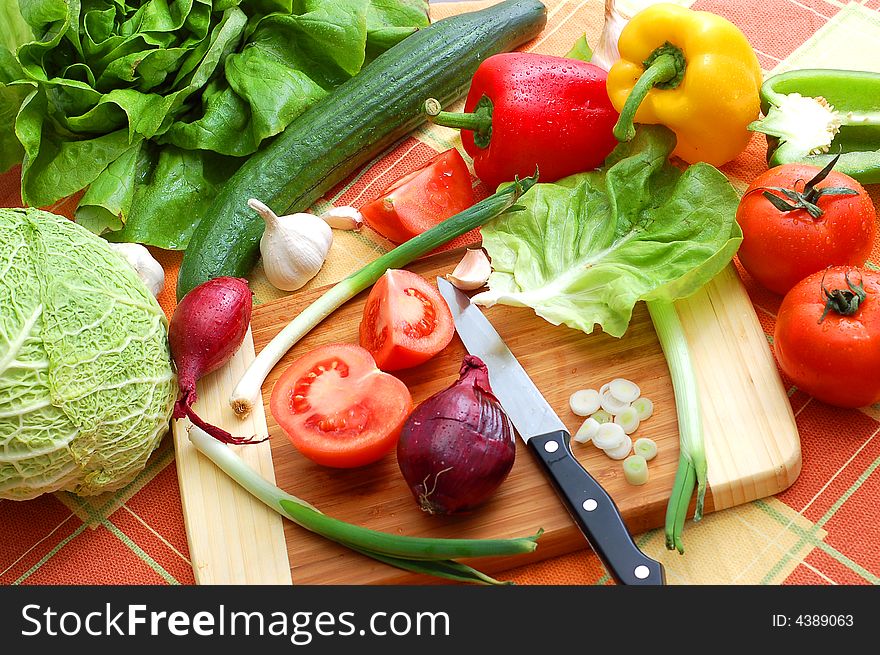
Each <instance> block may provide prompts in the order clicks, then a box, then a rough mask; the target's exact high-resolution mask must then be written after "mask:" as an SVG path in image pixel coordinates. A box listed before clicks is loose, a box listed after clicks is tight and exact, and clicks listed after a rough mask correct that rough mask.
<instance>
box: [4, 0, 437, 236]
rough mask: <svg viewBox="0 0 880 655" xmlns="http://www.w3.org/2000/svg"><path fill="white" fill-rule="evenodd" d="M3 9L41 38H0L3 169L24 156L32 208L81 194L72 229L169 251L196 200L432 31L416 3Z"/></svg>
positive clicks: (221, 0)
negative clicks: (349, 84) (368, 68)
mask: <svg viewBox="0 0 880 655" xmlns="http://www.w3.org/2000/svg"><path fill="white" fill-rule="evenodd" d="M9 3H15V7H16V10H15V13H16V16H17V17H18V23H17V24H18V25H24V23H23V22H22V20H21V19H22V17H23V19H24V21H26V24H27V25H25V27H27V28H28V29H32V30H33V35H34V38H33V40H30V41H29V42H27V43H24V44H23V45H21V46H20V47H19V48H18V50H17V55H15V56H14V55H12V54H11V53H10V52H9V51H7V50H4V49H3V48H2V47H0V146H2V155H0V167H2V168H4V169H5V168H7V167H8V166H9V165H11V164H12V163H15V162H17V161H19V160H22V156H23V163H22V197H23V199H24V200H25V202H26V203H27V204H30V205H37V206H45V205H49V204H51V203H53V202H55V201H57V200H59V199H60V198H62V197H64V196H67V195H70V194H73V193H75V192H77V191H80V190H82V189H87V191H86V193H85V194H84V195H83V198H82V200H81V201H80V204H79V207H78V208H77V212H76V217H77V220H78V221H79V222H80V223H82V224H83V225H84V226H86V227H88V228H89V229H90V230H92V231H94V232H96V233H99V234H101V233H107V232H109V233H113V232H116V233H117V234H116V235H115V237H114V239H115V240H119V239H125V240H129V239H132V240H133V239H135V238H137V239H138V240H139V241H140V242H142V243H147V244H151V245H156V246H160V247H164V248H185V247H186V245H187V243H188V240H189V235H190V234H192V232H193V230H194V229H195V226H196V225H197V224H198V222H199V220H200V219H201V217H202V216H203V215H204V210H205V209H206V208H207V206H206V204H205V203H203V202H196V201H195V200H194V197H195V196H196V195H197V194H198V193H209V194H210V193H213V192H214V190H215V189H216V185H217V184H219V183H222V182H224V181H225V180H226V179H228V177H229V176H230V175H231V174H232V173H233V172H234V171H235V170H236V169H237V168H238V167H239V166H240V165H241V163H242V159H241V158H244V157H246V156H248V155H250V154H253V153H254V152H256V151H257V150H258V149H259V148H260V147H261V145H262V144H263V143H265V141H266V140H267V139H271V138H272V137H273V136H275V135H277V134H278V133H280V132H281V131H283V130H284V129H285V128H286V127H287V126H288V125H289V124H290V123H291V122H292V121H294V120H295V119H296V118H297V117H298V116H299V115H300V114H301V113H302V112H303V111H305V110H306V109H307V108H308V107H310V106H311V105H312V104H314V103H315V102H316V101H317V100H319V99H321V98H322V97H324V96H325V95H327V94H328V93H330V92H331V91H332V90H333V89H335V88H336V87H337V86H339V85H340V84H342V83H343V82H345V81H346V80H348V79H350V78H351V77H352V76H354V75H356V74H357V73H358V72H359V71H360V70H361V68H362V67H363V66H364V65H365V63H366V62H367V61H368V59H369V58H371V57H372V56H375V54H378V53H379V52H381V51H384V50H385V49H387V48H388V47H391V46H392V45H394V44H395V43H397V42H398V41H400V40H401V39H403V38H405V37H406V36H407V35H409V34H410V33H412V31H413V30H415V29H418V28H419V27H421V26H424V25H427V24H428V13H427V3H426V2H424V1H422V0H189V1H187V2H182V3H168V2H166V0H144V1H143V2H141V1H140V0H138V1H134V0H89V2H88V3H81V2H80V1H79V0H22V4H21V14H18V5H17V0H0V12H2V11H3V10H6V9H7V8H8V7H11V6H12V5H11V4H9ZM2 15H3V14H2V13H0V16H2ZM21 38H22V37H21V36H19V39H21ZM23 38H25V39H27V36H24V37H23ZM5 40H6V32H5V23H4V41H5ZM4 53H5V54H4ZM13 122H14V137H13V132H12V130H11V129H10V128H11V126H12V124H13ZM4 127H5V128H6V129H5V130H4ZM157 148H158V150H159V152H158V153H157V152H156V149H157ZM165 149H167V153H165V152H164V150H165ZM231 158H235V159H231ZM162 183H167V184H168V185H169V186H168V187H167V189H166V193H181V194H183V195H182V196H181V197H178V198H176V199H168V198H165V197H163V194H162V193H158V192H157V188H158V187H157V185H159V184H162ZM172 209H173V210H174V211H175V212H179V211H181V210H184V209H185V210H186V213H184V214H179V213H173V214H169V213H168V212H170V211H171V210H172ZM132 220H135V221H137V223H136V224H135V225H131V226H128V225H127V224H128V222H129V221H132ZM127 227H128V229H126V228H127Z"/></svg>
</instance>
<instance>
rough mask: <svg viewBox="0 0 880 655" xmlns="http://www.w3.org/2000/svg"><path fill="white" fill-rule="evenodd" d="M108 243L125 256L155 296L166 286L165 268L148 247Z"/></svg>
mask: <svg viewBox="0 0 880 655" xmlns="http://www.w3.org/2000/svg"><path fill="white" fill-rule="evenodd" d="M108 245H109V246H110V247H111V248H113V250H115V251H116V252H118V253H119V254H120V255H122V256H123V257H125V260H126V261H127V262H128V263H129V265H130V266H131V267H132V268H133V269H134V270H135V272H136V273H137V274H138V277H139V278H140V279H141V281H142V282H143V283H144V284H145V285H146V287H147V289H149V290H150V293H152V294H153V296H154V297H155V296H158V295H159V294H160V293H161V292H162V289H163V288H164V286H165V269H164V268H162V264H160V263H159V262H157V261H156V260H155V259H154V258H153V255H151V254H150V251H149V250H147V249H146V247H144V246H142V245H141V244H139V243H110V244H108Z"/></svg>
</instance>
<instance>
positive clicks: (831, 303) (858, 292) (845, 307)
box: [819, 272, 868, 323]
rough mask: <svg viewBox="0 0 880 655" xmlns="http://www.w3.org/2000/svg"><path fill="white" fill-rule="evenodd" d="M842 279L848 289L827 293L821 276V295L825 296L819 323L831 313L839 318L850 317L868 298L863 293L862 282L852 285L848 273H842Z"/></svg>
mask: <svg viewBox="0 0 880 655" xmlns="http://www.w3.org/2000/svg"><path fill="white" fill-rule="evenodd" d="M843 277H844V279H845V280H846V286H848V287H849V289H833V290H832V291H828V289H827V288H826V287H825V276H824V275H823V276H822V285H821V286H822V294H823V295H824V296H825V298H826V301H825V311H823V312H822V316H821V317H820V318H819V323H821V322H822V321H824V320H825V317H826V316H828V313H829V312H832V311H833V312H834V313H835V314H839V315H840V316H852V315H853V314H855V313H856V312H857V311H859V307H860V306H861V304H862V303H863V302H865V299H866V298H867V297H868V294H867V293H865V283H864V280H859V283H858V284H853V283H852V280H850V279H849V272H846V273H844V275H843Z"/></svg>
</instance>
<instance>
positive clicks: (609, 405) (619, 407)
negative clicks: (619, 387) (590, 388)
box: [601, 389, 629, 416]
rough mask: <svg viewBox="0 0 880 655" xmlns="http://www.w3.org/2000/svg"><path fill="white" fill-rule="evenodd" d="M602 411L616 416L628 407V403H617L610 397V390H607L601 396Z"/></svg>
mask: <svg viewBox="0 0 880 655" xmlns="http://www.w3.org/2000/svg"><path fill="white" fill-rule="evenodd" d="M601 397H602V409H604V410H605V411H606V412H608V413H609V414H612V415H614V416H617V415H618V414H620V413H621V412H622V411H623V410H625V409H626V408H627V407H629V403H624V402H621V401H619V400H618V399H617V398H615V397H614V396H613V395H611V390H610V389H609V390H608V391H606V392H605V393H604V394H602V396H601Z"/></svg>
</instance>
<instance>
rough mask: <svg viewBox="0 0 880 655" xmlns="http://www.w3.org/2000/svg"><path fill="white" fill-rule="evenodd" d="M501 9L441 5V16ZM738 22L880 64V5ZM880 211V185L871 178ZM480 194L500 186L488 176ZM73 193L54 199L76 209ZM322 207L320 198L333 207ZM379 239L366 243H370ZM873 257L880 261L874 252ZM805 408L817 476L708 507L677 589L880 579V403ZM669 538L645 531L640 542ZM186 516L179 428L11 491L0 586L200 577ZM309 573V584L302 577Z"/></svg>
mask: <svg viewBox="0 0 880 655" xmlns="http://www.w3.org/2000/svg"><path fill="white" fill-rule="evenodd" d="M485 4H491V3H485V2H482V3H477V2H462V3H455V4H434V5H433V6H432V15H433V18H434V19H437V18H442V17H444V16H448V15H450V14H453V13H458V12H462V11H466V10H470V9H473V8H475V7H477V6H482V5H485ZM545 4H546V5H547V8H548V15H549V20H548V24H547V27H546V29H545V31H544V32H543V33H542V34H541V36H539V37H538V38H537V39H536V40H535V41H534V42H532V43H531V44H529V46H528V49H530V50H535V51H539V52H546V53H552V54H564V53H565V52H566V51H567V50H568V49H569V47H570V46H571V44H572V43H573V42H574V41H575V40H576V39H577V38H578V37H579V36H580V35H582V34H583V33H584V32H586V33H587V36H588V41H589V42H590V43H591V44H595V43H596V41H597V38H598V35H599V32H600V31H601V27H602V22H603V3H602V0H582V1H581V0H545ZM685 4H690V5H691V6H692V7H693V8H695V9H703V10H708V11H713V12H715V13H718V14H721V15H722V16H725V17H727V18H728V19H730V20H731V21H733V22H734V23H735V24H737V25H738V26H739V27H740V28H741V29H742V30H743V31H744V32H745V34H746V36H747V37H748V38H749V40H750V42H751V43H752V45H753V47H754V48H755V51H756V52H757V54H758V58H759V61H760V63H761V66H762V68H763V70H764V72H765V75H766V74H771V73H774V72H781V71H783V70H789V69H793V68H809V67H824V68H851V69H862V70H877V71H880V54H878V49H877V44H878V43H880V0H862V1H853V2H840V1H838V0H744V1H741V2H739V1H723V0H696V1H694V2H685ZM453 146H455V147H458V148H461V142H460V140H458V137H457V136H455V133H454V132H453V131H451V130H440V129H438V128H432V127H424V128H421V129H419V130H417V131H415V132H414V133H413V134H412V135H411V136H410V137H409V138H407V139H405V140H404V141H403V142H401V143H399V144H397V145H396V146H394V147H392V148H391V149H389V151H388V152H386V153H384V154H383V155H382V156H381V157H379V158H378V159H377V160H376V161H374V162H372V164H370V165H369V166H367V167H365V168H364V170H362V171H361V172H359V173H358V174H357V175H354V176H353V177H352V178H351V179H349V180H348V181H347V182H346V183H344V184H342V185H340V186H339V187H338V188H337V189H334V190H333V191H332V192H331V193H329V194H328V195H327V196H326V197H325V198H324V199H323V200H321V201H320V202H319V203H318V204H319V205H325V206H326V205H327V204H328V203H329V204H353V205H355V206H359V205H360V204H363V203H364V202H366V201H368V200H371V199H372V198H373V197H375V195H377V194H378V192H379V191H380V189H382V188H383V187H384V185H385V184H386V183H387V182H389V181H391V180H393V179H395V178H396V177H399V176H400V175H402V174H403V173H405V172H408V171H409V170H412V169H413V168H414V167H416V166H418V165H419V164H421V163H422V162H424V161H426V160H427V159H428V158H429V157H430V156H432V155H433V154H434V153H436V152H439V151H442V150H444V149H446V148H449V147H453ZM765 168H766V165H765V163H764V141H763V137H759V136H756V137H755V138H753V140H752V142H751V144H750V146H749V147H748V149H747V150H746V151H745V152H744V153H743V154H742V155H741V156H740V157H739V158H738V159H737V160H736V161H734V162H732V163H731V164H729V165H727V166H725V167H724V169H723V170H724V172H725V173H726V174H727V175H728V177H729V178H730V179H731V181H732V182H733V184H734V185H735V186H736V187H737V188H738V189H740V190H742V189H744V188H745V186H746V185H747V184H748V182H749V181H750V180H751V179H752V178H753V177H754V176H755V175H757V174H758V173H759V172H760V171H762V170H764V169H765ZM18 176H19V172H18V170H17V169H15V170H12V171H10V172H8V173H7V174H5V175H3V176H0V206H19V205H20V202H21V199H20V197H19V194H18V184H19V177H18ZM869 190H870V191H871V194H872V197H873V199H874V202H875V204H876V205H877V206H878V207H880V185H874V186H873V187H871V188H869ZM477 192H478V194H480V195H485V194H486V189H485V188H482V187H481V186H480V185H478V186H477ZM74 206H75V199H68V200H66V201H62V202H61V203H58V204H57V205H56V206H54V207H51V208H50V209H51V210H52V211H55V212H57V213H61V214H65V215H67V216H71V215H72V212H73V208H74ZM319 208H320V207H319ZM365 235H366V238H365ZM389 246H390V244H389V243H388V242H386V241H384V240H383V239H381V238H380V237H378V236H377V235H375V234H374V233H371V232H370V231H369V230H368V229H365V230H364V233H363V234H361V235H359V236H358V237H357V238H350V239H345V238H337V239H335V243H334V246H333V250H332V251H331V254H330V257H329V258H328V262H327V265H326V266H325V267H324V269H322V271H321V273H320V274H319V275H318V277H317V278H316V279H315V280H314V281H313V282H312V285H324V284H328V283H331V282H334V281H336V280H338V279H341V278H342V277H344V276H345V275H347V274H348V273H349V272H351V271H352V270H355V269H356V268H359V267H360V266H361V265H362V264H363V263H365V262H366V261H369V260H370V259H373V258H374V257H375V256H376V255H378V254H380V253H382V252H385V251H386V250H387V249H388V248H389ZM154 254H155V255H156V256H157V258H158V259H159V260H160V262H161V263H162V264H163V266H165V268H166V271H167V272H168V280H167V283H166V288H165V291H164V292H163V293H162V295H161V296H160V302H161V304H162V306H163V307H164V309H165V310H166V311H167V312H169V314H170V312H171V311H172V310H173V308H174V295H173V289H174V283H175V280H176V271H177V267H178V266H179V263H180V255H179V254H178V253H172V252H162V251H157V250H154ZM872 262H873V263H871V264H870V265H871V266H876V264H877V263H880V248H877V247H875V250H874V253H873V255H872ZM741 274H742V275H743V277H744V279H745V282H746V286H747V288H748V290H749V293H750V296H751V299H752V301H753V303H754V306H755V310H756V312H757V315H758V317H759V319H760V321H761V324H762V325H763V327H764V331H765V332H766V334H767V335H768V337H767V338H768V339H771V336H770V335H772V333H773V328H774V322H775V315H776V311H777V309H778V306H779V303H780V298H779V297H776V296H774V295H772V294H769V293H768V292H765V291H763V290H762V289H760V288H758V287H757V286H756V285H755V284H753V283H752V282H751V281H750V280H749V279H748V277H747V275H745V274H744V273H742V271H741ZM251 277H252V279H251V282H252V286H253V288H254V290H255V292H256V298H257V301H258V302H265V301H266V300H269V299H271V298H275V297H278V296H279V292H277V291H276V290H274V289H273V288H272V287H271V286H270V285H269V284H268V283H267V282H266V281H265V277H264V276H263V274H262V271H261V270H260V269H259V268H258V269H257V270H255V271H254V273H253V275H252V276H251ZM783 379H784V381H785V384H786V388H787V389H788V393H789V397H790V400H791V404H792V408H793V409H794V412H795V415H796V417H797V423H798V428H799V430H800V435H801V442H802V449H803V461H804V464H803V472H802V473H801V475H800V478H799V479H798V480H797V482H796V483H795V484H794V485H793V486H792V487H791V488H789V489H788V490H786V491H784V492H782V493H780V494H778V495H776V496H775V497H770V498H765V499H763V500H759V501H755V502H752V503H749V504H746V505H741V506H739V507H735V508H732V509H728V510H724V511H722V512H718V513H715V514H711V515H709V516H707V517H706V518H705V519H704V520H703V521H701V522H700V523H697V524H693V523H689V524H688V527H687V533H686V538H687V546H688V552H687V555H685V556H684V557H682V556H679V555H677V554H675V553H668V552H665V551H663V550H662V549H657V550H652V551H651V552H652V555H657V554H659V555H660V557H661V559H662V560H663V563H664V565H665V566H666V570H667V575H668V578H669V582H670V583H672V584H681V583H684V584H688V583H690V584H693V583H716V584H757V583H764V584H875V583H878V582H880V549H878V548H877V544H878V543H880V521H877V520H876V519H877V513H876V509H875V508H876V506H877V505H878V504H880V475H878V474H876V473H875V470H876V469H877V467H878V466H880V438H878V432H880V406H874V407H868V408H864V409H862V410H840V409H835V408H832V407H829V406H827V405H824V404H822V403H820V402H818V401H814V400H812V399H811V398H810V397H808V396H807V395H806V394H804V393H803V392H801V391H799V390H798V389H797V388H796V387H794V386H793V385H792V384H791V382H790V381H789V380H786V379H785V378H784V377H783ZM659 538H660V535H659V532H658V531H656V530H655V531H651V532H648V533H645V534H643V535H639V537H638V541H639V543H640V544H643V545H644V544H649V543H652V542H654V541H656V540H658V539H659ZM505 577H506V578H508V579H512V580H514V581H515V582H518V583H520V584H610V580H609V578H608V576H607V575H606V574H605V572H604V570H603V568H602V566H601V564H600V563H599V561H598V559H597V558H596V557H595V556H594V555H593V554H592V553H590V552H589V551H582V552H579V553H574V554H571V555H566V556H562V557H557V558H554V559H550V560H547V561H544V562H542V563H539V564H532V565H529V566H525V567H521V568H518V569H515V570H513V571H511V572H509V573H508V574H507V575H506V576H505ZM193 581H194V580H193V573H192V567H191V563H190V560H189V557H188V548H187V541H186V533H185V530H184V522H183V513H182V510H181V504H180V495H179V489H178V485H177V473H176V469H175V465H174V449H173V446H172V442H171V438H170V436H169V437H168V438H166V439H165V440H164V441H163V443H162V445H161V446H160V447H159V449H158V450H157V451H156V452H155V453H154V455H153V457H152V458H151V459H150V462H149V463H148V465H147V467H146V469H145V470H144V471H143V472H142V473H141V474H140V475H139V476H138V478H137V479H136V480H135V481H134V482H133V483H132V484H130V485H129V486H127V487H125V488H124V489H122V490H120V491H118V492H116V493H112V494H105V495H103V496H98V497H91V498H79V497H77V496H74V495H72V494H68V493H56V494H50V495H44V496H42V497H40V498H37V499H35V500H31V501H26V502H13V501H8V500H0V584H192V583H193ZM294 582H295V580H294Z"/></svg>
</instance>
